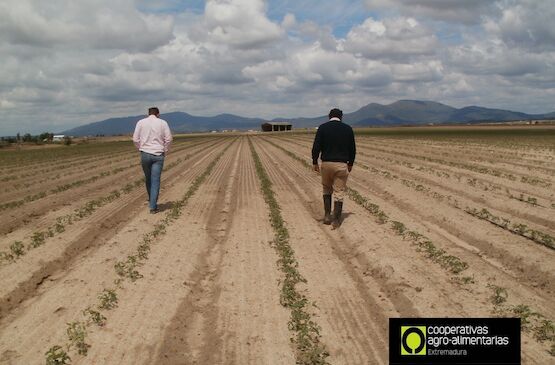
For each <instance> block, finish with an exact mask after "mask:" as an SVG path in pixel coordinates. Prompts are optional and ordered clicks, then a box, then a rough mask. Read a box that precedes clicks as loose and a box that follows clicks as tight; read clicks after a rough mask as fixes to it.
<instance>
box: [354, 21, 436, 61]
mask: <svg viewBox="0 0 555 365" xmlns="http://www.w3.org/2000/svg"><path fill="white" fill-rule="evenodd" d="M437 47H438V41H437V38H436V36H435V35H434V34H433V33H432V32H431V31H430V30H429V29H427V28H425V27H424V26H422V25H421V24H420V23H419V22H418V21H416V20H415V19H413V18H394V19H386V20H383V21H379V20H375V19H373V18H368V19H366V20H365V21H364V23H362V24H361V25H358V26H355V27H353V28H352V29H351V31H350V32H349V33H348V34H347V37H346V39H345V41H344V43H343V48H344V50H345V51H347V52H351V53H354V54H360V55H361V56H363V57H368V58H373V59H384V58H408V57H411V56H415V55H429V54H433V53H434V52H435V50H436V49H437Z"/></svg>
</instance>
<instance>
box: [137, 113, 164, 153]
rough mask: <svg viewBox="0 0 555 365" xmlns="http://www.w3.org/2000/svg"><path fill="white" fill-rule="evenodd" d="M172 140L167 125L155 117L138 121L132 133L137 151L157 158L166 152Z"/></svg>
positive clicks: (150, 116)
mask: <svg viewBox="0 0 555 365" xmlns="http://www.w3.org/2000/svg"><path fill="white" fill-rule="evenodd" d="M172 140H173V138H172V133H171V131H170V127H169V126H168V123H167V122H166V121H165V120H163V119H160V118H157V117H156V116H155V115H149V116H148V117H147V118H144V119H141V120H139V121H138V122H137V125H136V126H135V132H134V133H133V143H135V146H137V148H138V149H139V151H143V152H146V153H150V154H152V155H157V156H159V155H161V154H162V153H167V152H168V150H169V148H170V144H171V142H172Z"/></svg>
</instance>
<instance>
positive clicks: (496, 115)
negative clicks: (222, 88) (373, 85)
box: [62, 100, 555, 136]
mask: <svg viewBox="0 0 555 365" xmlns="http://www.w3.org/2000/svg"><path fill="white" fill-rule="evenodd" d="M160 117H161V118H162V119H164V120H166V121H167V122H168V124H169V126H170V129H171V130H172V131H173V132H174V133H185V132H201V131H211V130H226V129H228V130H231V129H237V130H248V129H255V130H258V129H260V124H262V123H264V122H265V121H267V120H266V119H262V118H246V117H241V116H238V115H233V114H220V115H216V116H213V117H200V116H194V115H191V114H188V113H184V112H173V113H166V114H162V115H161V116H160ZM142 118H144V115H137V116H129V117H121V118H110V119H106V120H103V121H100V122H95V123H90V124H86V125H83V126H80V127H77V128H73V129H69V130H66V131H64V132H62V133H63V134H67V135H72V136H87V135H118V134H130V133H133V130H134V128H135V124H136V123H137V121H138V120H140V119H142ZM327 119H328V118H327V116H326V115H323V116H319V117H314V118H274V119H272V121H281V122H291V123H292V124H293V128H310V127H316V126H318V125H320V124H322V123H324V122H326V121H327ZM541 119H555V112H552V113H548V114H526V113H521V112H515V111H510V110H502V109H490V108H483V107H479V106H468V107H464V108H460V109H457V108H454V107H451V106H449V105H445V104H441V103H437V102H433V101H420V100H399V101H396V102H394V103H392V104H389V105H382V104H377V103H371V104H368V105H366V106H364V107H362V108H360V109H359V110H357V111H355V112H353V113H345V114H344V115H343V121H344V122H346V123H348V124H350V125H352V126H353V127H364V126H399V125H423V124H430V123H433V124H455V123H478V122H485V121H496V122H502V121H514V120H541Z"/></svg>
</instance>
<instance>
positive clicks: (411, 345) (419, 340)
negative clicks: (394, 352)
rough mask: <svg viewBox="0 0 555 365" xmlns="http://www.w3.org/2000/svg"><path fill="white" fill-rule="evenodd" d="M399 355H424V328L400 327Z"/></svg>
mask: <svg viewBox="0 0 555 365" xmlns="http://www.w3.org/2000/svg"><path fill="white" fill-rule="evenodd" d="M401 355H426V326H401Z"/></svg>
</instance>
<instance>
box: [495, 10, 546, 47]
mask: <svg viewBox="0 0 555 365" xmlns="http://www.w3.org/2000/svg"><path fill="white" fill-rule="evenodd" d="M553 19H555V6H553V3H550V2H549V1H541V0H520V1H510V2H509V5H508V6H507V7H505V8H503V9H502V14H501V17H500V19H496V18H490V19H488V20H487V21H486V24H485V28H486V29H487V30H488V31H489V32H490V33H492V34H493V35H495V36H497V37H499V38H500V39H502V40H503V41H504V42H505V43H506V44H507V45H509V46H511V47H520V48H524V49H535V50H537V51H540V52H542V51H553V50H555V22H554V21H553Z"/></svg>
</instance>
